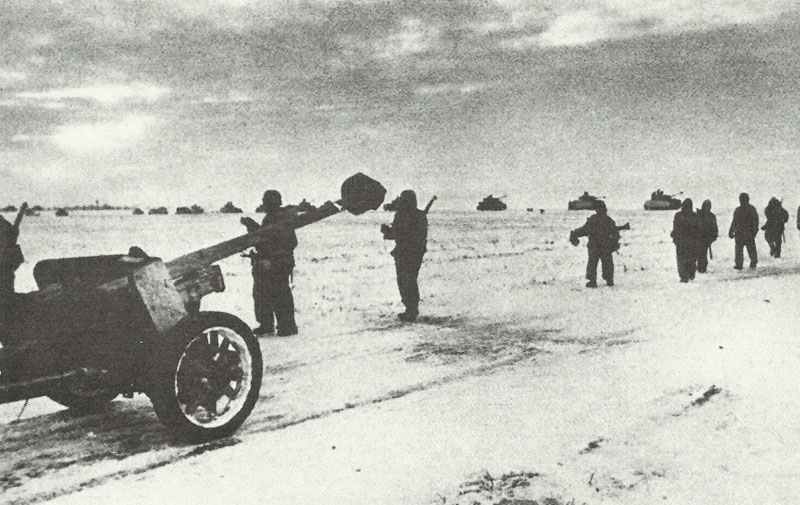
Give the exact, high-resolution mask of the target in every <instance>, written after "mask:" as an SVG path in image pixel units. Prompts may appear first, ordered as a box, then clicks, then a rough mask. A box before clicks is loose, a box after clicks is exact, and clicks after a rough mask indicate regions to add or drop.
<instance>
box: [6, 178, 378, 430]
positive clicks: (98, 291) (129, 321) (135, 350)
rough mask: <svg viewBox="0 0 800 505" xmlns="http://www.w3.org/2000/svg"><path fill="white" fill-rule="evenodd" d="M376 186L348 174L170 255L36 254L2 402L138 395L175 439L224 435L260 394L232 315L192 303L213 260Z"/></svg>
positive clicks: (355, 204) (255, 356)
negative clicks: (332, 194)
mask: <svg viewBox="0 0 800 505" xmlns="http://www.w3.org/2000/svg"><path fill="white" fill-rule="evenodd" d="M385 193H386V190H385V189H384V188H383V186H381V185H380V183H378V182H377V181H374V180H372V179H370V178H369V177H367V176H365V175H363V174H356V175H354V176H352V177H350V178H348V179H347V180H346V181H345V182H344V183H343V184H342V187H341V199H339V200H337V201H336V203H334V202H330V201H329V202H326V203H325V204H324V205H323V206H321V207H319V208H317V209H314V210H312V211H309V212H305V213H295V214H293V215H292V216H291V217H290V218H288V219H287V220H285V221H283V222H281V223H277V224H274V225H270V226H264V227H261V228H259V229H257V230H255V231H253V232H251V233H247V234H244V235H241V236H238V237H236V238H233V239H230V240H227V241H224V242H220V243H218V244H215V245H212V246H210V247H205V248H203V249H199V250H197V251H194V252H191V253H189V254H186V255H184V256H180V257H178V258H175V259H173V260H170V261H162V260H161V259H160V258H157V257H152V256H148V255H147V254H145V253H144V251H142V250H141V249H139V248H136V247H133V248H131V250H130V251H129V253H128V254H118V255H104V256H91V257H79V258H60V259H47V260H43V261H40V262H38V263H37V264H36V266H35V268H34V278H35V280H36V283H37V286H38V288H39V290H38V291H33V292H31V293H24V294H18V295H15V296H14V297H13V299H12V300H10V301H9V306H8V309H7V310H6V313H5V314H4V316H5V317H4V320H5V321H4V324H3V325H2V327H0V344H2V346H1V347H0V403H6V402H12V401H17V400H22V399H27V398H33V397H37V396H48V397H50V398H51V399H53V400H55V401H56V402H58V403H61V404H62V405H65V406H67V407H69V408H72V409H78V410H83V411H91V410H97V409H100V408H102V407H103V406H104V405H106V404H107V403H108V402H110V401H111V400H112V399H114V398H115V397H116V396H117V395H119V394H123V395H126V396H128V397H130V396H132V395H133V394H134V393H137V392H141V393H145V394H146V395H147V396H148V397H149V398H150V400H151V402H152V404H153V407H154V409H155V411H156V414H157V415H158V418H159V419H160V420H161V421H162V422H163V423H164V424H165V425H166V426H167V427H168V428H169V429H170V430H172V431H173V432H174V433H175V434H176V435H177V436H179V437H180V438H184V439H188V440H192V441H203V440H209V439H213V438H218V437H222V436H227V435H229V434H231V433H233V432H234V431H235V430H236V429H237V428H238V427H239V426H240V425H241V424H242V423H243V422H244V420H245V419H246V418H247V416H248V415H249V414H250V412H251V411H252V409H253V407H254V406H255V403H256V401H257V399H258V393H259V389H260V386H261V380H262V371H263V365H262V355H261V350H260V348H259V344H258V340H257V339H256V337H255V336H254V335H253V333H252V331H251V329H250V328H249V327H248V325H247V324H245V323H244V322H243V321H242V320H241V319H239V318H238V317H236V316H234V315H232V314H228V313H224V312H210V311H201V310H200V302H201V300H202V298H203V297H204V296H206V295H208V294H210V293H213V292H220V291H223V290H224V289H225V282H224V277H223V275H222V271H221V269H220V268H219V266H217V265H215V263H216V262H218V261H220V260H222V259H224V258H226V257H229V256H232V255H234V254H237V253H240V252H241V251H243V250H245V249H247V248H249V247H252V246H254V245H256V244H259V243H264V241H265V240H266V241H267V243H268V240H269V237H270V235H271V234H273V233H276V232H278V231H280V230H281V229H285V228H286V227H288V228H292V229H295V228H300V227H302V226H306V225H308V224H311V223H314V222H317V221H320V220H322V219H325V218H327V217H330V216H333V215H335V214H338V213H339V212H341V211H344V210H346V211H348V212H350V213H352V214H356V215H357V214H361V213H363V212H366V211H367V210H374V209H377V208H379V207H380V205H381V203H383V199H384V196H385Z"/></svg>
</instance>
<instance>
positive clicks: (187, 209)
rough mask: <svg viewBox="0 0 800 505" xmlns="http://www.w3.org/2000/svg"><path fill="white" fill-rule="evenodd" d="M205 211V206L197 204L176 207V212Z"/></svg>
mask: <svg viewBox="0 0 800 505" xmlns="http://www.w3.org/2000/svg"><path fill="white" fill-rule="evenodd" d="M203 212H205V210H204V209H203V207H200V206H199V205H197V204H194V205H192V206H191V207H178V208H177V209H175V214H202V213H203Z"/></svg>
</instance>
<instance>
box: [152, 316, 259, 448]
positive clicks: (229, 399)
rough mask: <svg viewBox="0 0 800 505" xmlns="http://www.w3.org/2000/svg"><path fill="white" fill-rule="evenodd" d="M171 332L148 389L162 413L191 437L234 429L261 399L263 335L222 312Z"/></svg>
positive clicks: (164, 419)
mask: <svg viewBox="0 0 800 505" xmlns="http://www.w3.org/2000/svg"><path fill="white" fill-rule="evenodd" d="M172 338H174V342H173V344H174V345H171V346H170V351H169V352H167V353H166V355H165V356H163V359H161V362H160V363H159V365H158V369H157V371H156V375H155V377H154V379H155V380H154V381H153V382H154V383H153V386H152V388H151V391H150V394H149V395H150V399H151V401H152V402H153V407H154V408H155V410H156V413H157V414H158V417H159V419H161V421H162V422H163V423H164V424H165V425H167V426H168V427H169V428H171V429H172V430H174V431H175V433H176V434H177V435H178V436H180V437H181V438H185V439H188V440H191V441H204V440H210V439H214V438H219V437H223V436H227V435H230V434H231V433H233V432H234V431H236V429H237V428H238V427H239V426H241V424H242V423H243V422H244V420H245V419H246V418H247V416H248V415H249V414H250V412H251V411H252V410H253V407H254V406H255V403H256V400H257V399H258V392H259V389H260V388H261V375H262V359H261V350H260V348H259V346H258V341H257V340H256V338H255V337H254V336H253V333H252V331H251V330H250V328H249V327H248V326H247V325H246V324H245V323H243V322H242V321H241V320H240V319H238V318H237V317H234V316H232V315H230V314H225V313H221V312H200V313H198V314H197V315H195V316H194V317H193V318H192V320H190V321H188V322H187V323H186V324H184V325H181V326H180V327H179V328H178V329H177V331H176V333H175V335H174V336H173V337H172Z"/></svg>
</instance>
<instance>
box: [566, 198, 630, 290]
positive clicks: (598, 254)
mask: <svg viewBox="0 0 800 505" xmlns="http://www.w3.org/2000/svg"><path fill="white" fill-rule="evenodd" d="M620 229H625V227H624V226H623V227H618V226H617V224H616V223H615V222H614V220H613V219H611V218H610V217H608V214H607V210H606V204H605V202H603V201H602V200H601V201H598V202H597V206H596V207H595V214H594V215H593V216H589V218H588V219H587V220H586V224H584V225H583V226H581V227H580V228H576V229H574V230H572V231H571V232H570V234H569V241H570V242H571V243H572V245H574V246H577V245H578V243H579V242H580V241H579V240H578V238H579V237H589V242H588V244H587V250H588V252H589V259H588V261H587V263H586V280H587V281H588V282H587V283H586V287H587V288H596V287H597V263H598V262H601V263H602V266H603V279H604V280H605V281H606V284H607V285H608V286H613V285H614V258H613V257H612V256H611V254H612V253H613V252H614V251H616V250H617V249H619V230H620Z"/></svg>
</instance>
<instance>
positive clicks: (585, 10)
mask: <svg viewBox="0 0 800 505" xmlns="http://www.w3.org/2000/svg"><path fill="white" fill-rule="evenodd" d="M557 5H558V4H555V3H554V4H553V6H552V7H553V9H552V10H551V11H550V13H549V14H546V15H544V16H543V15H542V14H545V12H541V11H538V10H537V12H536V13H535V14H532V13H528V14H527V15H526V14H525V12H526V9H524V8H523V9H522V10H521V11H519V10H517V11H515V12H516V15H515V16H512V19H516V22H515V23H514V24H513V26H516V27H518V26H519V24H520V20H522V23H521V24H523V25H526V24H527V25H528V26H530V23H535V25H536V27H537V29H538V28H540V27H541V26H542V22H543V21H544V25H543V27H544V29H543V30H542V31H541V33H534V34H525V35H521V36H518V37H512V38H510V39H507V40H505V41H503V42H502V45H503V46H504V47H508V48H514V49H530V48H538V47H554V46H584V45H587V44H592V43H595V42H600V41H604V40H616V39H625V38H631V37H637V36H643V35H650V34H676V33H682V32H693V31H703V30H712V29H716V28H719V27H722V26H728V25H734V24H750V23H758V22H762V21H766V20H770V19H776V18H777V17H778V16H779V15H780V14H782V13H786V12H789V11H792V10H796V9H797V5H796V4H793V3H792V2H790V1H788V0H766V1H754V0H719V1H717V2H714V4H713V5H709V4H708V3H705V2H697V1H695V0H594V1H582V2H567V3H566V5H565V6H561V7H557ZM515 8H516V9H520V8H521V7H520V6H519V5H516V6H515Z"/></svg>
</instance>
